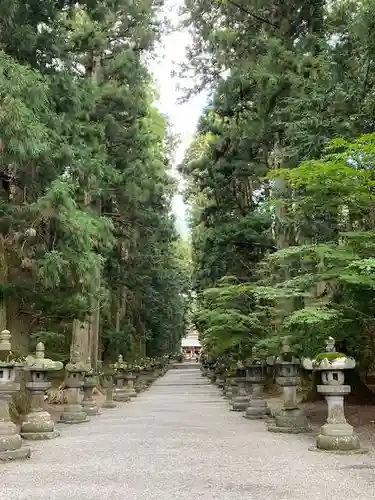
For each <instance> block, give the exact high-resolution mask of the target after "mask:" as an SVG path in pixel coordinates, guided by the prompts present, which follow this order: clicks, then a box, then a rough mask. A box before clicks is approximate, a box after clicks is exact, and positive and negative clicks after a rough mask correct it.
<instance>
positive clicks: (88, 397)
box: [82, 358, 99, 417]
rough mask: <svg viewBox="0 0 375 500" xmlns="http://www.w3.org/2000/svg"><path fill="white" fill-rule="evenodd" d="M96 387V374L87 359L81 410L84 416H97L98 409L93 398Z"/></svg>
mask: <svg viewBox="0 0 375 500" xmlns="http://www.w3.org/2000/svg"><path fill="white" fill-rule="evenodd" d="M96 385H97V379H96V374H95V372H94V370H93V368H92V366H91V359H90V358H89V361H88V365H87V372H86V373H85V378H84V382H83V386H82V387H83V400H82V408H83V411H84V412H85V413H86V415H89V416H90V417H91V416H96V415H99V407H98V405H97V404H96V401H95V399H94V397H93V392H94V389H95V387H96Z"/></svg>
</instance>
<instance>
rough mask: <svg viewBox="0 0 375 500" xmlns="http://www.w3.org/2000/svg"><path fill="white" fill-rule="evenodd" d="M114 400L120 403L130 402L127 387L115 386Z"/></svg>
mask: <svg viewBox="0 0 375 500" xmlns="http://www.w3.org/2000/svg"><path fill="white" fill-rule="evenodd" d="M113 400H114V401H118V402H119V403H127V402H129V401H130V396H129V394H128V391H127V389H125V387H122V388H121V389H118V388H115V390H114V391H113Z"/></svg>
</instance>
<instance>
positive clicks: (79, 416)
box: [60, 404, 90, 424]
mask: <svg viewBox="0 0 375 500" xmlns="http://www.w3.org/2000/svg"><path fill="white" fill-rule="evenodd" d="M89 420H90V419H89V417H88V416H87V413H86V412H85V411H84V410H83V408H82V405H80V404H69V405H66V406H65V407H64V411H63V412H62V414H61V417H60V422H61V423H62V424H82V423H84V422H89Z"/></svg>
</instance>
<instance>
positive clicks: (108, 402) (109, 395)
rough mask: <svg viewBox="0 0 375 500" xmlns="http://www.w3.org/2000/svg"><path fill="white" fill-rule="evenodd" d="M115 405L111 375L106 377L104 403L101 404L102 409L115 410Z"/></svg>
mask: <svg viewBox="0 0 375 500" xmlns="http://www.w3.org/2000/svg"><path fill="white" fill-rule="evenodd" d="M116 406H117V404H116V403H115V402H114V401H113V375H109V376H108V377H107V383H106V387H105V401H104V402H103V404H102V407H103V408H116Z"/></svg>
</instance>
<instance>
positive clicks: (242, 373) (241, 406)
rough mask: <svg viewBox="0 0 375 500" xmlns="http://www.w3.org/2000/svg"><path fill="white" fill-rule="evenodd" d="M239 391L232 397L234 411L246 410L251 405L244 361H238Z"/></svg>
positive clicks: (237, 378)
mask: <svg viewBox="0 0 375 500" xmlns="http://www.w3.org/2000/svg"><path fill="white" fill-rule="evenodd" d="M236 382H237V392H236V394H235V396H233V398H232V408H231V410H232V411H245V410H246V408H247V407H248V405H249V394H248V392H247V390H246V370H245V368H244V366H243V364H242V363H240V362H239V363H237V372H236Z"/></svg>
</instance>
